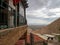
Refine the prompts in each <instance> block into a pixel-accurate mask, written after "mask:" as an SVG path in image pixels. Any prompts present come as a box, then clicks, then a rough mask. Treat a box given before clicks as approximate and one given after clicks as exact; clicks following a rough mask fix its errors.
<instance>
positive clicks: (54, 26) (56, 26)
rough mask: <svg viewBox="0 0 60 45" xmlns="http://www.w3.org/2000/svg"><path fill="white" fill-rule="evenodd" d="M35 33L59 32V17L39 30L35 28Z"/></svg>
mask: <svg viewBox="0 0 60 45" xmlns="http://www.w3.org/2000/svg"><path fill="white" fill-rule="evenodd" d="M34 32H35V33H41V34H45V33H49V34H51V33H60V18H59V19H57V20H55V21H54V22H52V23H51V24H49V25H47V26H45V27H43V28H42V29H40V30H36V31H34Z"/></svg>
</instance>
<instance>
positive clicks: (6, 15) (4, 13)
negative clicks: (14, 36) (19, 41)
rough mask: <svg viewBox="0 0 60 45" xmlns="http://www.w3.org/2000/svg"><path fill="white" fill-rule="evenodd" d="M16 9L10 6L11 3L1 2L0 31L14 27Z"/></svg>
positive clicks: (0, 0) (4, 0)
mask: <svg viewBox="0 0 60 45" xmlns="http://www.w3.org/2000/svg"><path fill="white" fill-rule="evenodd" d="M14 15H15V12H14V9H13V8H12V7H10V6H9V1H7V0H0V29H5V28H10V27H14V26H15V25H14Z"/></svg>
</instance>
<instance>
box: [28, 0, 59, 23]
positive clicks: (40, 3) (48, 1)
mask: <svg viewBox="0 0 60 45" xmlns="http://www.w3.org/2000/svg"><path fill="white" fill-rule="evenodd" d="M28 3H29V8H27V13H28V14H27V19H28V23H30V22H31V23H34V22H33V21H32V19H33V20H45V21H47V22H52V21H54V20H55V19H57V18H58V17H56V16H57V14H56V13H54V12H50V11H49V10H50V9H55V8H60V0H28ZM43 8H45V9H43ZM41 9H43V10H41ZM37 10H41V11H40V13H41V14H42V13H43V14H42V15H43V16H41V17H39V16H38V15H41V14H40V13H37V14H36V13H34V12H33V11H37ZM29 12H30V13H29ZM33 14H35V15H33ZM44 14H45V15H44ZM37 16H38V17H37ZM44 16H45V17H48V18H44ZM53 16H55V17H53ZM58 16H59V15H58ZM42 23H43V21H42Z"/></svg>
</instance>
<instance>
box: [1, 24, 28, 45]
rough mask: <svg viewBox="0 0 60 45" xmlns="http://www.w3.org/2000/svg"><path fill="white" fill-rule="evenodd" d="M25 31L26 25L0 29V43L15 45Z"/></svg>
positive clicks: (2, 44)
mask: <svg viewBox="0 0 60 45" xmlns="http://www.w3.org/2000/svg"><path fill="white" fill-rule="evenodd" d="M26 31H27V25H25V26H20V27H16V28H10V29H4V30H0V45H15V43H16V42H17V41H18V40H19V39H20V38H21V37H22V36H23V35H24V34H25V33H26Z"/></svg>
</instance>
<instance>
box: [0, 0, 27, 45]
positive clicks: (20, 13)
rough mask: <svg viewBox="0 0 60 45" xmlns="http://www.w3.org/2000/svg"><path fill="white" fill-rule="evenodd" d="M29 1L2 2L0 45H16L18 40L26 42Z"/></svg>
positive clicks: (0, 6) (0, 11)
mask: <svg viewBox="0 0 60 45" xmlns="http://www.w3.org/2000/svg"><path fill="white" fill-rule="evenodd" d="M27 7H28V4H27V0H0V45H14V44H15V43H16V42H17V41H18V39H20V38H21V39H22V36H23V39H25V40H26V38H25V37H26V33H27V20H26V8H27Z"/></svg>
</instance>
